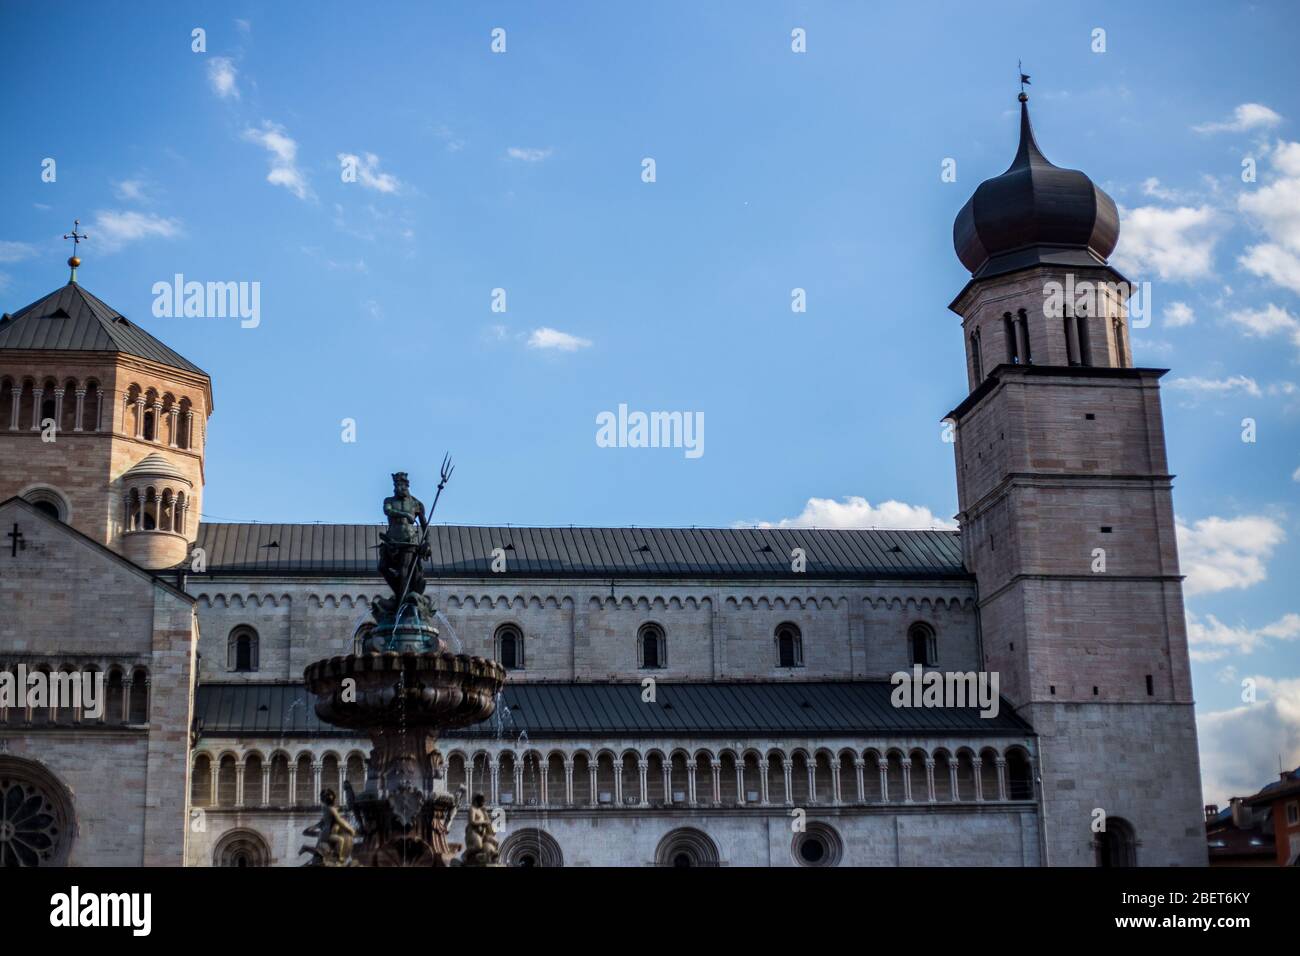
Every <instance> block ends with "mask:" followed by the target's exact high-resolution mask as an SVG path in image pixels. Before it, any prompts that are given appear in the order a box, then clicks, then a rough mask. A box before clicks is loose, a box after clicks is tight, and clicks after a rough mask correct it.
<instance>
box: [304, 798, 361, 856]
mask: <svg viewBox="0 0 1300 956" xmlns="http://www.w3.org/2000/svg"><path fill="white" fill-rule="evenodd" d="M337 801H338V797H337V796H336V795H335V793H334V791H333V790H329V789H326V790H324V791H322V792H321V795H320V802H321V817H320V822H319V823H315V824H312V825H311V826H309V827H307V829H305V830H303V831H302V832H303V835H304V836H314V837H316V845H315V846H304V847H303V848H302V849H300V850H299V851H298V852H299V853H310V854H311V855H312V858H311V860H309V861H308V862H307V864H306V865H307V866H352V838H353V837H354V836H356V833H357V831H356V830H355V829H354V828H353V826H352V824H350V823H348V821H347V820H345V819H343V814H341V813H339V810H338V807H336V806H335V805H334V804H335V803H336V802H337Z"/></svg>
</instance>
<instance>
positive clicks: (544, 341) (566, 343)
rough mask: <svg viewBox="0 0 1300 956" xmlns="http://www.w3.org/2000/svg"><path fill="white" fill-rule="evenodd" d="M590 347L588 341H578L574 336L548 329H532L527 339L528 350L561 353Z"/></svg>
mask: <svg viewBox="0 0 1300 956" xmlns="http://www.w3.org/2000/svg"><path fill="white" fill-rule="evenodd" d="M590 345H591V340H590V339H580V338H578V337H577V336H576V335H569V333H567V332H560V331H557V330H556V329H549V328H540V329H534V330H533V334H532V335H530V336H529V337H528V347H529V348H530V349H557V350H558V351H561V352H576V351H577V350H578V349H585V348H587V347H588V346H590Z"/></svg>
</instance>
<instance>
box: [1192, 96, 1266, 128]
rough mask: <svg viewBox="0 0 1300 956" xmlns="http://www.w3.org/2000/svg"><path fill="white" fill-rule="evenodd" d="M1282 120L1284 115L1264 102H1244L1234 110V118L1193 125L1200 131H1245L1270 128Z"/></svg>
mask: <svg viewBox="0 0 1300 956" xmlns="http://www.w3.org/2000/svg"><path fill="white" fill-rule="evenodd" d="M1280 122H1282V117H1281V116H1279V115H1278V114H1277V113H1275V112H1273V110H1271V109H1269V108H1268V107H1267V106H1265V105H1264V104H1262V103H1242V104H1241V105H1240V106H1238V107H1237V108H1236V109H1235V110H1233V111H1232V119H1230V120H1228V121H1226V122H1222V123H1202V124H1200V125H1199V126H1193V127H1192V129H1193V130H1195V131H1196V132H1198V133H1243V132H1245V131H1246V130H1252V129H1260V128H1261V127H1262V128H1264V129H1269V128H1272V127H1274V126H1276V125H1277V124H1278V123H1280Z"/></svg>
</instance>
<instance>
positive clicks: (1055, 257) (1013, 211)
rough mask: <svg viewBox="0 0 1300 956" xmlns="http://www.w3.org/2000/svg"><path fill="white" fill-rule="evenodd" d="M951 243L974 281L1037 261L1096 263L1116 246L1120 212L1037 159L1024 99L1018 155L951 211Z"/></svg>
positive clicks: (1080, 180) (1095, 189) (1082, 182)
mask: <svg viewBox="0 0 1300 956" xmlns="http://www.w3.org/2000/svg"><path fill="white" fill-rule="evenodd" d="M952 238H953V245H954V246H955V247H956V250H957V257H958V258H959V259H961V261H962V264H963V265H964V266H965V267H966V268H967V269H969V270H970V272H971V274H972V275H973V276H974V277H975V278H977V279H980V278H986V277H988V276H994V275H1000V274H1003V273H1007V272H1013V271H1015V270H1017V269H1023V268H1026V267H1028V266H1032V265H1037V264H1039V263H1047V264H1052V265H1061V266H1069V265H1077V266H1098V265H1104V264H1105V262H1106V257H1107V256H1109V255H1110V254H1111V253H1112V252H1113V251H1114V250H1115V244H1116V243H1117V242H1118V241H1119V211H1118V210H1117V209H1116V208H1115V202H1114V200H1112V199H1111V198H1110V196H1108V195H1106V193H1105V192H1103V191H1102V189H1101V188H1100V187H1099V186H1097V185H1096V184H1095V183H1094V182H1093V181H1092V180H1091V179H1089V178H1088V177H1087V176H1086V175H1085V174H1083V173H1081V172H1079V171H1078V170H1076V169H1062V168H1061V167H1059V166H1056V165H1054V164H1053V163H1052V162H1050V161H1049V160H1048V159H1047V157H1046V156H1044V155H1043V153H1042V151H1041V150H1040V149H1039V148H1038V143H1037V141H1035V139H1034V130H1033V127H1032V126H1031V125H1030V123H1029V104H1028V102H1027V101H1026V99H1025V97H1024V96H1023V94H1022V97H1021V101H1020V146H1019V148H1018V149H1017V151H1016V157H1015V159H1014V160H1012V163H1011V165H1010V166H1009V167H1008V168H1007V171H1006V172H1004V173H1003V174H1002V175H1001V176H995V177H994V178H992V179H988V180H985V181H984V182H982V183H980V185H979V187H978V188H977V189H976V190H975V194H974V195H973V196H971V198H970V199H969V200H968V201H967V202H966V205H965V206H963V207H962V209H961V212H959V213H958V214H957V219H956V221H954V223H953V227H952Z"/></svg>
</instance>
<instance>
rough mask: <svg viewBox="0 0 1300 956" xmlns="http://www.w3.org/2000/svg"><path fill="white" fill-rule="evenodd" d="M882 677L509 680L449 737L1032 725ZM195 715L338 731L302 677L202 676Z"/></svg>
mask: <svg viewBox="0 0 1300 956" xmlns="http://www.w3.org/2000/svg"><path fill="white" fill-rule="evenodd" d="M892 691H893V687H892V686H891V685H890V683H889V682H888V681H807V682H805V681H781V682H775V681H766V682H700V683H671V682H663V681H661V682H659V683H658V684H657V685H656V693H655V702H654V703H652V704H651V703H643V702H642V700H641V694H642V687H641V684H640V683H577V682H565V683H527V684H525V683H517V684H507V685H506V687H505V689H504V690H503V691H502V692H501V699H500V702H499V704H498V708H497V713H496V715H494V716H493V717H492V719H491V720H488V721H485V722H484V723H482V724H479V725H477V726H475V727H467V728H464V729H462V730H456V731H447V732H445V733H443V734H442V735H441V736H442V738H443V739H445V740H448V741H451V740H457V739H482V738H493V737H498V736H499V737H502V738H504V739H509V740H511V741H514V740H517V739H518V737H519V735H520V734H524V733H526V734H527V735H528V736H529V737H530V738H532V739H540V738H544V737H608V736H624V737H661V736H667V737H673V736H704V735H731V734H735V735H738V736H745V735H756V734H779V735H781V736H793V737H798V736H800V735H808V736H817V737H825V736H853V735H856V736H864V735H879V734H891V735H904V736H923V735H927V734H929V735H934V734H943V735H952V736H966V735H969V736H973V737H991V736H1011V737H1024V736H1027V735H1029V734H1031V733H1033V731H1032V730H1031V728H1030V726H1029V725H1028V724H1027V723H1025V722H1024V721H1023V720H1021V719H1020V718H1019V717H1018V716H1016V715H1015V714H1014V713H1013V711H1012V709H1011V707H1010V706H1009V705H1007V704H1006V703H1005V701H1004V702H1003V704H1002V706H1001V707H1000V709H999V712H998V715H997V716H996V717H990V718H983V717H981V716H980V715H979V711H978V710H977V709H975V708H955V707H950V708H937V707H917V708H898V707H894V706H893V705H892V704H891V703H890V699H889V698H890V694H891V692H892ZM195 717H196V719H197V720H198V721H200V722H201V732H202V734H204V735H206V736H213V737H222V736H265V737H277V736H285V737H296V736H321V735H324V736H338V737H356V736H358V734H357V732H356V731H352V730H344V729H340V728H337V727H334V726H332V725H329V724H324V723H322V722H321V721H320V719H319V718H317V716H316V710H315V707H314V703H313V701H312V699H311V698H310V696H309V695H308V693H307V691H306V689H305V688H304V687H303V686H302V685H300V684H261V683H242V684H201V685H200V686H199V690H198V700H197V703H196V705H195Z"/></svg>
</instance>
